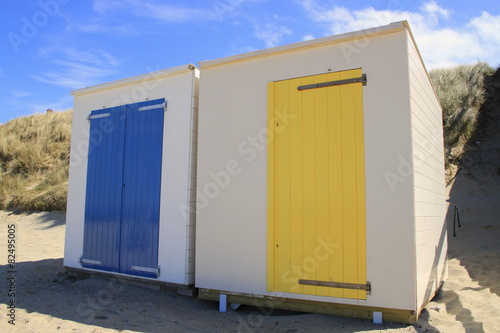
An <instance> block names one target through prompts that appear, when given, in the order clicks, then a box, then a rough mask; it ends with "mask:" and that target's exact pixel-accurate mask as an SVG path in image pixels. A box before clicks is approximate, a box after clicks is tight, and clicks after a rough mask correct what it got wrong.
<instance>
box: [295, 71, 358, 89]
mask: <svg viewBox="0 0 500 333" xmlns="http://www.w3.org/2000/svg"><path fill="white" fill-rule="evenodd" d="M351 83H362V84H363V85H364V86H366V83H367V78H366V74H363V75H362V76H360V77H355V78H352V79H344V80H337V81H328V82H321V83H313V84H306V85H303V86H298V87H297V90H299V91H301V90H308V89H316V88H325V87H333V86H341V85H343V84H351Z"/></svg>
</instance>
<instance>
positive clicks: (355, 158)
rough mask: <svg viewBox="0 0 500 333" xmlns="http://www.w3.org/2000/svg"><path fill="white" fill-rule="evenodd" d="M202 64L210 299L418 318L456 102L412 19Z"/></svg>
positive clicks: (438, 259) (431, 282)
mask: <svg viewBox="0 0 500 333" xmlns="http://www.w3.org/2000/svg"><path fill="white" fill-rule="evenodd" d="M200 68H201V72H202V77H201V83H200V116H199V146H198V186H197V187H198V190H197V191H198V195H197V198H198V206H197V229H196V287H198V288H199V297H200V298H202V299H208V300H219V301H221V307H222V308H224V307H225V304H226V302H229V303H235V304H250V305H258V306H266V307H271V308H282V309H292V310H299V311H308V312H318V313H327V314H338V315H344V316H353V317H361V318H374V320H381V318H383V319H384V320H391V321H399V322H408V323H412V322H415V321H416V320H417V318H418V315H419V313H420V311H421V309H422V307H423V306H425V304H426V303H427V302H428V301H429V300H430V299H431V298H432V297H433V296H434V294H435V293H436V291H437V290H438V288H439V286H440V285H441V283H442V281H443V279H444V278H445V276H446V250H447V245H446V244H447V240H446V226H445V213H446V198H445V184H444V179H445V178H444V166H443V163H444V162H443V161H444V155H443V133H442V116H441V107H440V104H439V102H438V100H437V98H436V95H435V92H434V90H433V88H432V86H431V83H430V80H429V77H428V75H427V71H426V68H425V66H424V63H423V60H422V57H421V55H420V53H419V51H418V48H417V46H416V43H415V40H414V38H413V35H412V32H411V30H410V27H409V26H408V23H407V22H406V21H405V22H397V23H392V24H390V25H386V26H381V27H377V28H373V29H368V30H362V31H357V32H352V33H346V34H341V35H336V36H331V37H325V38H320V39H316V40H311V41H304V42H300V43H296V44H291V45H285V46H279V47H275V48H271V49H266V50H262V51H255V52H250V53H246V54H242V55H235V56H230V57H226V58H222V59H216V60H210V61H203V62H201V63H200Z"/></svg>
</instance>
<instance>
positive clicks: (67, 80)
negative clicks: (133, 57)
mask: <svg viewBox="0 0 500 333" xmlns="http://www.w3.org/2000/svg"><path fill="white" fill-rule="evenodd" d="M41 56H42V57H43V58H51V60H50V61H49V62H50V63H51V64H52V65H55V66H56V67H57V69H56V70H54V71H47V72H43V73H41V74H37V75H33V76H32V78H33V79H35V80H37V81H40V82H43V83H47V84H52V85H56V86H60V87H65V88H71V89H76V88H83V87H86V86H89V85H93V84H97V83H98V79H100V78H103V77H106V76H108V75H111V74H113V73H115V68H117V67H118V65H119V62H118V60H117V59H116V58H115V57H113V56H112V55H111V54H109V53H107V52H105V51H102V50H96V49H93V50H88V51H80V50H76V49H73V48H63V47H57V48H49V49H44V50H42V52H41Z"/></svg>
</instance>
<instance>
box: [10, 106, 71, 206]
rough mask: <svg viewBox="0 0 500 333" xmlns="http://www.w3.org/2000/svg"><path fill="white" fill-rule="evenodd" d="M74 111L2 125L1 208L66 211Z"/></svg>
mask: <svg viewBox="0 0 500 333" xmlns="http://www.w3.org/2000/svg"><path fill="white" fill-rule="evenodd" d="M71 117H72V111H71V110H69V111H64V112H54V113H49V114H35V115H31V116H28V117H21V118H17V119H14V120H12V121H9V122H8V123H6V124H3V125H0V209H20V210H25V211H46V210H65V209H66V195H67V187H68V170H69V150H70V138H71Z"/></svg>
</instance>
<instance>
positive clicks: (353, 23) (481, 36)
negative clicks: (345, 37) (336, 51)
mask: <svg viewBox="0 0 500 333" xmlns="http://www.w3.org/2000/svg"><path fill="white" fill-rule="evenodd" d="M297 1H298V2H299V3H300V4H301V5H302V6H303V8H304V9H305V11H306V12H307V13H308V15H309V16H310V17H311V18H312V19H313V20H314V21H316V22H320V23H324V24H325V25H326V33H327V34H339V33H343V32H348V31H355V30H360V29H366V28H372V27H376V26H380V25H385V24H389V23H391V22H396V21H401V20H408V21H409V22H410V26H411V28H412V31H413V33H414V35H415V39H416V41H417V44H418V46H419V49H420V51H421V53H422V56H423V58H424V61H425V63H426V65H427V67H428V68H435V67H446V66H452V65H457V64H463V63H473V62H477V61H478V60H481V61H486V62H489V63H490V64H491V65H493V66H497V65H498V62H499V59H498V54H500V34H499V33H498V32H499V31H500V16H493V15H491V14H489V13H486V12H484V13H482V15H481V16H479V17H474V18H472V19H471V20H470V21H469V22H468V23H467V24H465V25H463V26H459V27H456V26H453V27H452V26H451V23H450V21H451V18H452V13H451V12H450V11H449V10H448V9H445V8H443V7H441V6H440V5H439V4H438V2H436V1H427V2H426V3H424V4H423V6H422V7H421V8H420V9H419V10H418V11H415V12H410V11H401V10H397V9H387V10H377V9H374V8H372V7H367V8H364V9H361V10H351V9H348V8H345V7H340V6H330V7H325V6H323V5H321V4H319V3H318V1H316V0H297Z"/></svg>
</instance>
